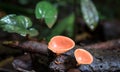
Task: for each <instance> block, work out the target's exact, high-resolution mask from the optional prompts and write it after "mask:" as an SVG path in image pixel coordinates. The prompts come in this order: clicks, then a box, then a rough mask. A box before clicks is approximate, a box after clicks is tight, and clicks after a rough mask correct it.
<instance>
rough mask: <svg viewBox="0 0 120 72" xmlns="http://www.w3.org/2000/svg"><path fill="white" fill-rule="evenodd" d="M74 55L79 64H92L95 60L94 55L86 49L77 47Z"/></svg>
mask: <svg viewBox="0 0 120 72" xmlns="http://www.w3.org/2000/svg"><path fill="white" fill-rule="evenodd" d="M74 55H75V58H76V61H77V63H78V65H80V64H91V63H92V62H93V56H92V55H91V54H90V53H89V52H88V51H86V50H84V49H76V50H75V52H74Z"/></svg>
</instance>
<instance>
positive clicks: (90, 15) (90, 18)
mask: <svg viewBox="0 0 120 72" xmlns="http://www.w3.org/2000/svg"><path fill="white" fill-rule="evenodd" d="M81 9H82V14H83V18H84V20H85V22H86V23H87V26H88V27H89V28H90V29H91V30H94V29H95V28H96V26H97V25H98V21H99V16H98V12H97V10H96V7H95V6H94V4H93V3H92V1H91V0H81Z"/></svg>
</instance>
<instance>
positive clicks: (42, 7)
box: [35, 1, 57, 28]
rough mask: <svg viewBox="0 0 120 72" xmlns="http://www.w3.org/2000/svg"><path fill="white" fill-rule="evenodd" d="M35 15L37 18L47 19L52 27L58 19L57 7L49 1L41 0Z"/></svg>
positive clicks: (46, 21)
mask: <svg viewBox="0 0 120 72" xmlns="http://www.w3.org/2000/svg"><path fill="white" fill-rule="evenodd" d="M35 15H36V18H37V19H45V23H46V24H47V26H48V27H49V28H51V27H52V26H53V25H54V23H55V21H56V19H57V9H56V8H55V7H54V6H53V5H52V4H50V3H49V2H47V1H41V2H39V3H38V4H37V5H36V8H35Z"/></svg>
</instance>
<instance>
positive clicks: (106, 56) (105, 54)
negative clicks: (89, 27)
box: [50, 40, 120, 72]
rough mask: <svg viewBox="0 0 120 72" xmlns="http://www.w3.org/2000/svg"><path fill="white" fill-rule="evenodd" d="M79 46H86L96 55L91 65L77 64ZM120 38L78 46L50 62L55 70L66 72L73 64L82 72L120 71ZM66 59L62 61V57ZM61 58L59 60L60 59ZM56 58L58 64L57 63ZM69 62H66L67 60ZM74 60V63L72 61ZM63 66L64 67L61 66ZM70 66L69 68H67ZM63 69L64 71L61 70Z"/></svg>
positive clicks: (56, 71) (85, 47)
mask: <svg viewBox="0 0 120 72" xmlns="http://www.w3.org/2000/svg"><path fill="white" fill-rule="evenodd" d="M77 48H84V49H86V50H88V51H89V52H90V53H91V54H92V55H93V57H94V61H93V63H92V64H90V65H80V66H75V63H76V60H75V57H74V51H75V49H77ZM119 52H120V40H112V41H108V42H103V43H97V44H93V45H88V46H84V47H80V46H76V47H75V48H73V49H72V50H70V51H68V52H66V53H64V54H62V55H60V56H58V57H57V58H56V59H55V60H53V61H52V62H51V64H50V68H51V69H52V70H54V71H53V72H66V71H67V70H68V69H69V68H70V67H69V66H71V65H73V66H72V68H77V69H79V70H80V71H81V72H115V71H120V61H119V60H120V53H119ZM66 55H67V56H69V57H70V58H71V59H68V58H66V59H64V57H66ZM61 57H63V59H64V60H65V61H63V62H61V61H60V60H62V58H61ZM58 59H59V61H58ZM56 60H57V62H58V64H57V63H56ZM67 60H69V63H67V64H66V61H67ZM71 62H72V63H71ZM61 66H62V67H61ZM66 67H69V68H66ZM61 70H62V71H61Z"/></svg>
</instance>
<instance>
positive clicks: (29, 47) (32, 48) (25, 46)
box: [3, 41, 48, 55]
mask: <svg viewBox="0 0 120 72" xmlns="http://www.w3.org/2000/svg"><path fill="white" fill-rule="evenodd" d="M3 45H5V46H9V47H12V48H16V49H21V50H24V51H29V52H33V53H41V54H46V55H47V54H48V48H47V45H46V44H43V43H40V42H37V41H25V42H22V43H21V42H19V41H4V42H3Z"/></svg>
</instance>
